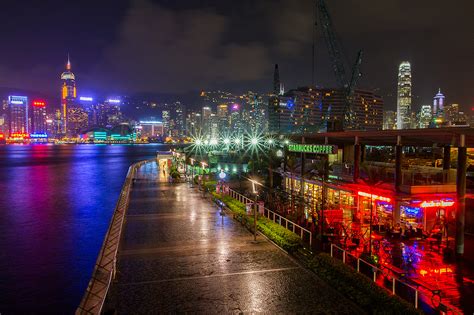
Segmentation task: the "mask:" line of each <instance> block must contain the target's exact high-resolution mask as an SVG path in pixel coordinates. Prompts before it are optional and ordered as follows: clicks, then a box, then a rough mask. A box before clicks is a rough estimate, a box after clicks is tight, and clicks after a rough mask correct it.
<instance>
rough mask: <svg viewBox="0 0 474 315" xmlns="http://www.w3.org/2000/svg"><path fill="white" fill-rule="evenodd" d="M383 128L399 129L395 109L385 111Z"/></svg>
mask: <svg viewBox="0 0 474 315" xmlns="http://www.w3.org/2000/svg"><path fill="white" fill-rule="evenodd" d="M383 129H384V130H387V129H388V130H391V129H397V112H395V111H393V110H386V111H384V112H383Z"/></svg>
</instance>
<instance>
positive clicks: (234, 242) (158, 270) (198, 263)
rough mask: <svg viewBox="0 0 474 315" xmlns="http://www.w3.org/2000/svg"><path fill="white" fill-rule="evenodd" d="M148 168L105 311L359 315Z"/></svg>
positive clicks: (136, 192) (192, 193)
mask: <svg viewBox="0 0 474 315" xmlns="http://www.w3.org/2000/svg"><path fill="white" fill-rule="evenodd" d="M161 176H162V170H161V171H160V170H157V169H156V164H152V165H148V166H147V167H146V168H143V169H142V171H141V172H140V173H139V174H138V177H139V178H138V179H137V181H136V182H135V184H134V186H133V190H132V195H131V201H130V206H129V210H128V213H127V216H126V223H125V226H124V235H123V239H122V244H121V250H120V252H119V256H118V258H117V259H118V274H117V281H116V283H115V284H114V286H113V287H112V291H111V298H110V299H109V301H108V303H107V309H111V308H114V309H115V310H116V311H117V312H118V313H119V314H128V313H133V314H143V313H165V312H166V313H169V312H173V313H175V312H192V313H251V312H266V313H303V312H304V313H332V314H336V313H337V314H358V313H362V311H361V310H360V309H358V307H357V306H355V305H354V304H353V303H352V302H350V301H348V300H347V299H346V298H344V297H343V296H341V295H340V294H339V293H338V292H336V291H335V290H333V289H332V288H331V287H329V286H328V285H327V284H326V283H324V282H323V281H322V280H320V279H319V278H317V277H316V276H315V275H314V274H312V273H310V272H309V271H307V270H305V269H304V268H302V267H300V266H299V265H298V264H297V263H296V262H295V261H293V260H292V259H291V258H290V257H289V256H288V255H287V254H285V253H284V252H282V251H281V250H280V249H278V248H277V247H276V246H274V245H273V244H271V243H270V242H268V241H267V240H265V239H264V238H263V237H262V236H259V237H258V242H257V243H256V244H255V243H253V242H252V240H253V236H252V234H250V233H249V232H248V231H247V230H246V229H244V228H243V227H242V226H241V225H240V224H239V223H238V222H236V221H234V220H233V219H232V218H231V217H229V216H224V217H221V216H220V214H219V210H218V209H217V208H216V207H215V206H214V205H212V204H211V203H210V202H209V201H208V200H207V199H205V198H203V197H202V196H201V193H200V192H199V191H198V190H197V189H193V188H189V187H188V185H187V184H185V183H180V184H169V183H167V179H166V178H163V177H161Z"/></svg>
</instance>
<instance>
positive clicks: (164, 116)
mask: <svg viewBox="0 0 474 315" xmlns="http://www.w3.org/2000/svg"><path fill="white" fill-rule="evenodd" d="M161 121H162V122H163V128H164V130H165V134H169V132H170V111H169V110H163V111H161Z"/></svg>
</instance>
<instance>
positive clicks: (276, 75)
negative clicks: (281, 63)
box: [273, 64, 280, 95]
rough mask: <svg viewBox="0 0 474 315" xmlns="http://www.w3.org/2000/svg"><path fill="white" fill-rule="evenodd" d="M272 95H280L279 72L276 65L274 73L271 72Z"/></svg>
mask: <svg viewBox="0 0 474 315" xmlns="http://www.w3.org/2000/svg"><path fill="white" fill-rule="evenodd" d="M273 94H275V95H278V94H280V71H279V70H278V64H275V71H274V72H273Z"/></svg>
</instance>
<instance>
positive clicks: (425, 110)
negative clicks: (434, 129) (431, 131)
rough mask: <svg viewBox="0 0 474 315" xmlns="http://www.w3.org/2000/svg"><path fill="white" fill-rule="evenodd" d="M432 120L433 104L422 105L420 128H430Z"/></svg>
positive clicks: (419, 119) (419, 116)
mask: <svg viewBox="0 0 474 315" xmlns="http://www.w3.org/2000/svg"><path fill="white" fill-rule="evenodd" d="M431 120H432V111H431V105H422V106H421V109H420V113H419V114H418V128H429V126H430V123H431Z"/></svg>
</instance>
